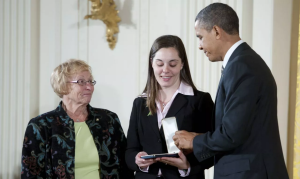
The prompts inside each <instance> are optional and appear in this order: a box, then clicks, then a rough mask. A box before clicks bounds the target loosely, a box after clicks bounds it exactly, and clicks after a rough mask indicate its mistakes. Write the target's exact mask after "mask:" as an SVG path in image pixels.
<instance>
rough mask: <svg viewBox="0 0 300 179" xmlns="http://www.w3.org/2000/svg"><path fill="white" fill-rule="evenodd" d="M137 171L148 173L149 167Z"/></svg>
mask: <svg viewBox="0 0 300 179" xmlns="http://www.w3.org/2000/svg"><path fill="white" fill-rule="evenodd" d="M139 169H140V170H141V171H142V172H145V173H148V170H149V166H148V167H147V168H144V169H141V167H139Z"/></svg>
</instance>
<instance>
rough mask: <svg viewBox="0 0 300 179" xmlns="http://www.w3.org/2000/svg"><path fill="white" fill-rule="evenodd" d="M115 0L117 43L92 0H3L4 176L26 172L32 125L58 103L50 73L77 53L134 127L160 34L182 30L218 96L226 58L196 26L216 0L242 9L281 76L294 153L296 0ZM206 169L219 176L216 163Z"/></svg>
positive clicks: (0, 159) (207, 85)
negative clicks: (213, 53)
mask: <svg viewBox="0 0 300 179" xmlns="http://www.w3.org/2000/svg"><path fill="white" fill-rule="evenodd" d="M115 2H116V4H117V9H118V10H119V11H120V13H119V15H120V17H121V19H122V21H121V22H120V23H119V29H120V33H119V34H118V41H117V44H116V47H115V49H114V50H111V49H109V46H108V43H107V42H106V37H105V28H106V27H105V25H104V23H103V22H102V21H99V20H84V16H85V15H87V14H90V11H89V8H90V5H91V4H90V2H89V1H88V0H77V1H75V0H51V1H38V0H28V1H23V0H10V1H8V0H0V81H2V82H3V84H4V85H1V86H0V90H1V91H0V117H1V122H0V125H1V126H0V130H1V141H0V178H4V179H5V178H18V177H19V171H20V158H21V147H22V141H23V135H24V130H25V128H26V124H27V123H28V121H29V120H30V118H32V117H34V116H36V115H38V114H39V113H44V112H47V111H49V110H52V109H54V108H55V107H56V106H57V105H58V102H59V101H60V99H59V98H58V97H57V96H56V95H55V93H54V92H53V90H52V88H51V85H50V82H49V81H50V80H49V79H50V75H51V72H52V70H53V69H54V68H55V67H56V66H57V65H58V64H60V63H62V62H64V61H66V60H68V59H70V58H77V59H82V60H85V61H87V62H88V63H89V64H90V65H91V66H92V70H93V75H94V77H95V80H96V81H97V85H96V86H95V92H94V95H93V99H92V102H91V105H92V106H94V107H100V108H106V109H109V110H111V111H114V112H116V113H117V114H118V116H119V118H120V120H121V123H122V126H123V129H124V131H125V132H126V133H127V129H128V123H129V117H130V112H131V108H132V102H133V100H134V98H135V97H136V96H137V95H138V94H140V93H141V91H142V90H143V88H144V85H145V82H146V76H147V58H148V53H149V50H150V47H151V45H152V43H153V41H154V40H155V39H156V38H157V37H158V36H160V35H165V34H173V35H178V36H179V37H181V39H182V40H183V42H184V44H185V47H186V51H187V54H188V58H189V63H190V68H191V73H192V77H193V80H194V82H195V84H196V86H197V87H198V89H200V90H203V91H207V92H210V94H211V95H212V98H213V99H214V98H215V94H216V90H217V85H218V82H219V78H220V69H221V63H211V62H209V61H208V59H207V57H205V56H204V54H203V53H202V52H201V51H200V50H198V41H197V39H196V37H195V33H194V19H195V16H196V15H197V13H198V12H199V11H200V9H202V8H204V7H205V6H207V5H208V4H210V3H212V2H223V3H227V4H229V5H230V6H232V7H233V8H234V9H235V10H236V11H237V14H238V16H239V18H240V34H241V37H242V39H244V41H246V42H247V43H248V44H249V45H250V46H252V47H253V48H254V49H255V50H256V51H257V52H258V53H259V54H260V55H261V56H262V57H263V58H264V60H265V61H266V62H267V64H268V65H269V67H270V68H271V70H272V72H273V74H274V76H275V79H276V81H277V86H278V94H279V95H278V104H279V105H278V106H279V108H278V118H279V124H280V135H281V140H282V144H283V151H284V154H285V157H286V151H287V115H288V111H287V106H288V85H289V84H288V81H289V76H288V74H289V44H290V31H291V30H290V28H291V4H292V2H291V0H286V1H284V2H283V1H280V0H265V1H258V0H254V1H252V0H243V1H240V0H221V1H216V0H203V1H199V0H188V1H182V0H163V1H162V0H115ZM17 9H18V10H17ZM279 67H280V68H279ZM206 175H207V178H212V170H210V171H207V172H206Z"/></svg>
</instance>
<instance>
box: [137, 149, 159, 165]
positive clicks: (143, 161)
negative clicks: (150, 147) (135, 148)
mask: <svg viewBox="0 0 300 179" xmlns="http://www.w3.org/2000/svg"><path fill="white" fill-rule="evenodd" d="M143 155H148V154H147V153H146V152H144V151H142V152H139V153H138V154H137V155H136V156H135V163H136V164H137V165H138V166H139V167H140V169H145V168H147V167H148V166H150V165H151V164H153V163H155V162H156V161H155V160H154V159H142V158H141V156H143Z"/></svg>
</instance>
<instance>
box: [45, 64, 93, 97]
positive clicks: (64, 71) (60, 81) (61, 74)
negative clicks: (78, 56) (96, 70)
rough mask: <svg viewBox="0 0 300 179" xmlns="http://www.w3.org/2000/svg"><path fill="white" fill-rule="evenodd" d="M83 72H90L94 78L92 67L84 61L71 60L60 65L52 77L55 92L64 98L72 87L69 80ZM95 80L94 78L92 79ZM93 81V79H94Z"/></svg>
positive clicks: (51, 81)
mask: <svg viewBox="0 0 300 179" xmlns="http://www.w3.org/2000/svg"><path fill="white" fill-rule="evenodd" d="M83 71H88V72H90V74H91V76H92V69H91V67H90V66H89V65H88V64H87V63H86V62H84V61H82V60H75V59H71V60H68V61H66V62H64V63H62V64H60V65H58V66H57V67H56V68H55V69H54V70H53V72H52V74H51V77H50V83H51V86H52V88H53V91H54V92H55V93H56V94H57V95H58V96H59V97H60V98H62V97H63V95H66V94H68V93H69V92H70V86H69V85H68V83H67V82H68V80H70V78H71V77H72V76H73V75H75V74H78V73H81V72H83ZM92 78H93V77H92ZM92 80H93V79H92Z"/></svg>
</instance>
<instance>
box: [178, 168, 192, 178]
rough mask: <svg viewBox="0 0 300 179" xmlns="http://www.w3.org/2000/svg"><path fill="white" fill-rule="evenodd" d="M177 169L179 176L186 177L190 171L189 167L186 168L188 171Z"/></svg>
mask: <svg viewBox="0 0 300 179" xmlns="http://www.w3.org/2000/svg"><path fill="white" fill-rule="evenodd" d="M178 171H179V173H180V176H181V177H187V176H189V174H190V172H191V167H189V168H188V171H187V172H186V173H185V171H184V170H180V169H178Z"/></svg>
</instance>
